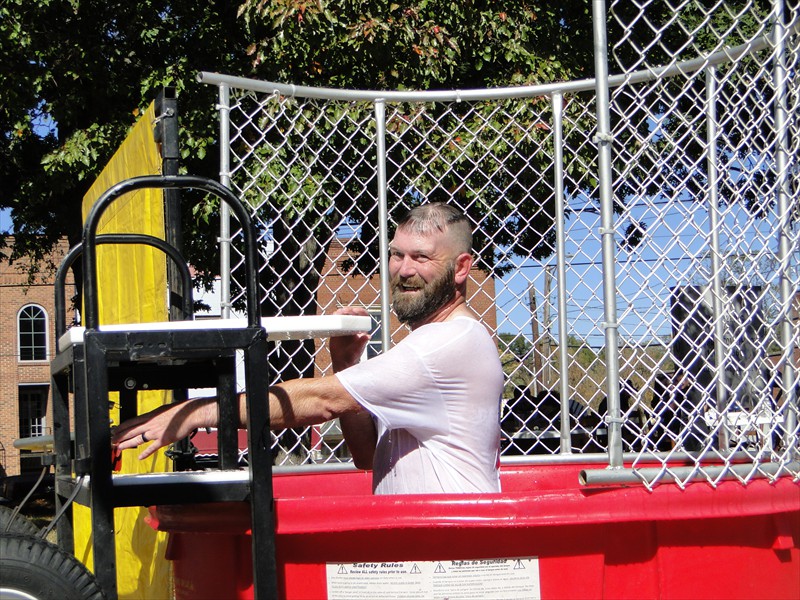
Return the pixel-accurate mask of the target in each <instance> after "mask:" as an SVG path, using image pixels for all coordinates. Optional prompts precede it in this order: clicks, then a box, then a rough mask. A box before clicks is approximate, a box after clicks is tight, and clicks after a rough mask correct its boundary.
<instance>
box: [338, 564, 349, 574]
mask: <svg viewBox="0 0 800 600" xmlns="http://www.w3.org/2000/svg"><path fill="white" fill-rule="evenodd" d="M336 573H337V575H347V569H345V568H344V565H339V570H338V571H337V572H336Z"/></svg>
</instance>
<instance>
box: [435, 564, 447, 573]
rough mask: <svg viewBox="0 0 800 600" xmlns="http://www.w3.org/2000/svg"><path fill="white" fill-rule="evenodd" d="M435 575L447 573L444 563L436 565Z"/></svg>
mask: <svg viewBox="0 0 800 600" xmlns="http://www.w3.org/2000/svg"><path fill="white" fill-rule="evenodd" d="M433 572H434V573H447V571H445V570H444V567H443V566H442V563H439V564H437V565H436V568H435V569H434V570H433Z"/></svg>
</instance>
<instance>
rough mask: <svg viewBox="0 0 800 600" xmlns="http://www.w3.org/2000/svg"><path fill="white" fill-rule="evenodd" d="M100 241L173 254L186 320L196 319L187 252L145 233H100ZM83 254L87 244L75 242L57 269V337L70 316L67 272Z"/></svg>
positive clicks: (98, 237)
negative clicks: (68, 311) (67, 304)
mask: <svg viewBox="0 0 800 600" xmlns="http://www.w3.org/2000/svg"><path fill="white" fill-rule="evenodd" d="M97 243H98V244H143V245H147V246H152V247H154V248H158V249H159V250H161V251H162V252H164V253H165V254H166V255H167V256H169V257H170V258H171V259H172V261H173V262H174V263H175V264H176V265H177V267H178V270H179V271H180V275H181V292H182V294H183V303H182V304H183V305H182V306H181V311H182V312H183V318H184V319H185V320H190V319H192V316H193V312H194V311H193V306H192V303H193V297H192V274H191V273H190V272H189V265H188V264H187V262H186V260H185V259H184V258H183V255H182V254H181V253H180V252H178V249H177V248H175V246H173V245H172V244H169V243H167V242H165V241H164V240H162V239H161V238H157V237H155V236H152V235H146V234H143V233H104V234H101V235H99V236H97ZM81 254H83V244H75V245H74V246H73V247H72V248H70V249H69V252H67V254H66V256H64V258H63V260H62V261H61V264H60V265H59V266H58V270H57V271H56V279H55V284H54V289H55V297H56V298H55V311H56V314H55V318H56V339H59V338H61V336H62V335H64V333H65V332H66V330H67V318H66V313H67V311H66V298H65V291H64V290H65V288H66V281H67V272H68V271H69V269H70V267H72V265H73V264H74V263H75V259H77V258H78V256H80V255H81Z"/></svg>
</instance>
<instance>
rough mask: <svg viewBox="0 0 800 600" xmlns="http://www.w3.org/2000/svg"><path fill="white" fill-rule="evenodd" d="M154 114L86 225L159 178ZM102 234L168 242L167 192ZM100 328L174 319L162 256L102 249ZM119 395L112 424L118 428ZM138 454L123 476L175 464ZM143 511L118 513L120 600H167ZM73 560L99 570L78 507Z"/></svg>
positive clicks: (144, 249)
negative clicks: (128, 187) (113, 194)
mask: <svg viewBox="0 0 800 600" xmlns="http://www.w3.org/2000/svg"><path fill="white" fill-rule="evenodd" d="M154 121H155V107H154V105H153V104H151V105H150V107H149V108H148V110H147V111H146V112H145V114H144V115H143V116H142V118H141V119H140V120H139V122H138V123H137V124H136V125H135V126H134V128H133V129H132V131H131V133H130V134H129V135H128V137H127V138H126V140H125V141H124V142H123V144H122V145H121V146H120V147H119V149H118V150H117V152H116V154H114V156H113V157H112V159H111V160H110V161H109V163H108V165H106V167H105V169H104V170H103V172H102V173H101V174H100V176H99V177H98V178H97V180H96V181H95V182H94V185H93V186H92V187H91V189H90V190H89V192H88V193H87V194H86V196H84V198H83V219H84V221H85V220H86V217H87V215H88V214H89V210H90V209H91V207H92V205H93V204H94V202H95V201H96V200H97V199H98V198H99V197H100V196H101V195H102V193H103V192H105V191H106V190H107V189H108V188H110V187H111V186H112V185H114V184H116V183H118V182H120V181H122V180H123V179H128V178H130V177H135V176H139V175H159V174H160V173H161V156H160V154H159V152H158V148H157V146H156V143H155V140H154V138H153V126H154ZM98 233H99V234H103V233H143V234H148V235H153V236H156V237H159V238H161V239H164V201H163V193H162V190H152V189H148V190H138V191H136V192H132V193H129V194H126V195H125V196H123V197H121V198H119V199H118V200H116V201H115V202H114V203H113V204H112V205H111V206H109V207H108V209H107V210H106V211H105V213H104V214H103V218H102V219H101V221H100V226H99V228H98ZM97 257H98V258H97V265H98V279H97V281H98V298H99V307H100V315H99V317H100V324H101V325H102V324H108V323H143V322H150V321H166V320H168V318H169V317H168V309H167V275H166V259H165V256H164V254H163V252H161V251H160V250H156V249H153V248H150V247H149V246H141V245H102V246H99V247H98V251H97ZM138 398H139V402H138V404H139V406H138V410H139V413H142V412H145V411H147V410H150V409H153V408H155V407H157V406H160V405H162V404H164V403H165V402H168V401H169V393H168V392H163V391H157V392H155V391H154V392H146V393H142V392H140V393H139V395H138ZM118 400H119V398H118V394H116V393H114V394H112V397H111V401H112V402H113V403H114V404H113V408H112V410H111V420H112V421H113V422H114V423H119V404H118ZM137 454H138V453H137V452H136V451H134V450H128V451H126V452H124V453H123V460H122V472H123V473H149V472H163V471H167V470H169V469H170V468H171V463H170V462H169V461H168V459H167V458H166V456H165V455H164V452H163V450H162V451H159V452H158V453H156V454H155V455H154V456H152V457H151V458H149V459H147V460H145V461H139V460H137V459H136V455H137ZM146 513H147V511H146V509H144V508H118V509H116V510H115V513H114V515H115V517H114V518H115V534H116V540H117V543H116V550H117V585H118V590H119V597H120V598H121V599H130V600H138V599H166V598H170V597H171V595H172V592H171V589H172V585H171V579H170V569H169V563H168V561H167V560H166V559H165V558H164V551H165V549H166V534H164V533H162V532H156V531H153V529H151V528H150V527H149V526H148V525H147V524H146V523H145V522H144V520H143V518H144V516H145V515H146ZM74 516H75V555H76V556H77V558H79V559H80V560H81V561H83V562H84V563H85V564H86V565H87V566H89V568H92V566H93V560H92V547H91V519H90V512H89V509H88V508H86V507H84V506H75V511H74Z"/></svg>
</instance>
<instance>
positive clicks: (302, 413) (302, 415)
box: [112, 377, 364, 459]
mask: <svg viewBox="0 0 800 600" xmlns="http://www.w3.org/2000/svg"><path fill="white" fill-rule="evenodd" d="M363 410H364V409H363V408H362V407H361V405H360V404H358V402H356V401H355V400H354V399H353V397H352V396H351V395H350V393H349V392H348V391H347V390H346V389H345V388H344V386H342V384H341V383H339V380H338V379H337V378H336V377H320V378H315V379H294V380H291V381H286V382H283V383H279V384H277V385H274V386H272V387H270V389H269V413H270V427H271V428H272V429H285V428H289V427H304V426H306V425H313V424H317V423H324V422H326V421H330V420H331V419H335V418H337V417H342V416H345V415H348V414H354V413H359V412H362V411H363ZM218 421H219V418H218V412H217V399H216V398H197V399H194V400H187V401H186V402H181V403H179V404H167V405H165V406H161V407H159V408H157V409H155V410H153V411H151V412H148V413H146V414H143V415H139V416H138V417H134V418H133V419H129V420H127V421H125V422H124V423H122V424H121V425H120V426H119V427H117V428H116V429H115V430H114V432H113V435H112V443H113V444H114V445H115V446H116V448H117V449H119V450H125V449H128V448H136V447H137V446H140V445H141V444H143V443H145V442H148V443H150V442H152V443H150V445H149V446H147V448H145V449H144V450H143V451H142V452H141V454H139V458H140V459H143V458H147V457H148V456H150V455H151V454H153V453H154V452H155V451H156V450H158V449H159V448H162V447H163V446H167V445H169V444H171V443H173V442H176V441H178V440H180V439H183V438H185V437H186V436H188V435H189V434H190V433H191V432H192V431H194V430H195V429H199V428H202V427H216V425H217V423H218ZM239 421H240V423H239V425H240V427H244V426H245V424H246V423H247V402H246V398H245V396H244V394H240V396H239Z"/></svg>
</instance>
